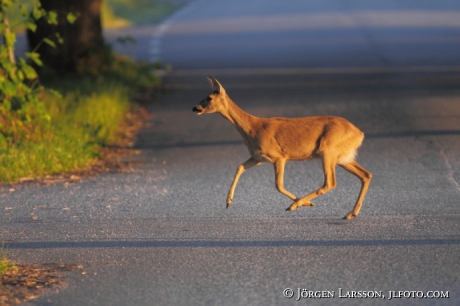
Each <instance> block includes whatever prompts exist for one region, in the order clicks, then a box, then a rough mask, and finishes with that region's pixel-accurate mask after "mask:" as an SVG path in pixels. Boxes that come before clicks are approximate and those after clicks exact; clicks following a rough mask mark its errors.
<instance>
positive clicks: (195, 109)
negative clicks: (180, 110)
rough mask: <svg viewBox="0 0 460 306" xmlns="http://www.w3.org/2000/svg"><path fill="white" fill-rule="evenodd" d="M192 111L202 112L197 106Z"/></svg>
mask: <svg viewBox="0 0 460 306" xmlns="http://www.w3.org/2000/svg"><path fill="white" fill-rule="evenodd" d="M192 111H193V112H195V113H201V109H200V108H198V107H196V106H195V107H193V108H192Z"/></svg>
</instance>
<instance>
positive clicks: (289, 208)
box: [286, 205, 297, 211]
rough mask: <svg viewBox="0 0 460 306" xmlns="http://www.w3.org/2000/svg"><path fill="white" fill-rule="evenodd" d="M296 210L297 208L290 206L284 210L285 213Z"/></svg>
mask: <svg viewBox="0 0 460 306" xmlns="http://www.w3.org/2000/svg"><path fill="white" fill-rule="evenodd" d="M296 209H297V206H295V205H291V206H289V207H288V208H286V211H294V210H296Z"/></svg>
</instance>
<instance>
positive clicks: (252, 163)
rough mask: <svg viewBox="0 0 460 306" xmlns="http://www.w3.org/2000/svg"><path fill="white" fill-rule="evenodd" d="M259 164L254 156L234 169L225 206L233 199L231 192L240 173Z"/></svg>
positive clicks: (232, 192)
mask: <svg viewBox="0 0 460 306" xmlns="http://www.w3.org/2000/svg"><path fill="white" fill-rule="evenodd" d="M259 164H261V162H260V161H257V160H255V159H254V158H252V157H251V158H250V159H248V160H247V161H245V162H244V163H242V164H241V165H240V166H239V167H238V169H236V173H235V178H234V179H233V183H232V186H231V187H230V190H229V191H228V196H227V208H228V207H229V206H230V204H232V201H233V194H234V193H235V188H236V184H238V180H239V179H240V176H241V174H243V172H244V171H246V170H248V169H249V168H252V167H254V166H257V165H259Z"/></svg>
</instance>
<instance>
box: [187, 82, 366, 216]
mask: <svg viewBox="0 0 460 306" xmlns="http://www.w3.org/2000/svg"><path fill="white" fill-rule="evenodd" d="M207 79H208V80H209V82H210V83H211V85H212V87H213V89H214V92H212V93H211V94H209V95H208V96H207V97H206V98H205V99H203V100H202V101H201V102H200V103H199V104H198V105H197V106H196V107H194V108H193V111H194V112H197V113H198V114H206V113H216V112H217V113H220V114H221V115H222V116H223V117H224V118H225V119H227V120H228V121H230V122H231V123H232V124H233V125H234V126H235V127H236V129H237V130H238V132H239V133H240V134H241V136H242V137H243V140H244V143H245V144H246V146H247V147H248V150H249V154H250V155H251V158H249V159H248V160H247V161H246V162H244V163H243V164H241V165H240V166H239V167H238V169H237V171H236V174H235V177H234V179H233V183H232V186H231V187H230V191H229V193H228V197H227V207H229V206H230V204H231V203H232V201H233V195H234V192H235V188H236V185H237V183H238V180H239V178H240V176H241V174H242V173H243V172H244V171H245V170H247V169H249V168H251V167H254V166H257V165H259V164H261V163H263V162H270V163H272V164H273V165H274V167H275V177H276V188H277V190H278V191H279V192H281V193H282V194H284V195H286V196H287V197H288V198H290V199H291V200H293V201H294V203H292V205H291V206H289V207H288V209H287V210H289V211H292V210H295V209H297V208H299V207H300V206H313V204H312V203H311V202H310V200H312V199H314V198H316V197H317V196H320V195H322V194H324V193H326V192H327V191H329V190H331V189H333V188H335V186H336V178H335V166H336V165H339V166H341V167H342V168H344V169H345V170H347V171H349V172H350V173H352V174H354V175H355V176H357V177H358V178H359V179H360V180H361V183H362V186H361V191H360V193H359V196H358V199H357V201H356V204H355V206H354V208H353V210H352V211H351V212H350V213H348V214H347V216H346V217H345V218H346V219H351V218H353V217H356V216H357V215H358V214H359V211H360V210H361V206H362V203H363V199H364V196H365V194H366V192H367V189H368V187H369V183H370V181H371V178H372V175H371V173H370V172H369V171H367V170H366V169H364V168H363V167H361V166H360V165H359V164H358V163H357V162H356V161H355V157H356V154H357V150H358V148H359V146H360V145H361V143H362V141H363V139H364V133H363V132H361V131H360V130H359V129H358V128H357V127H355V126H354V125H353V124H352V123H350V122H349V121H347V120H346V119H344V118H340V117H332V116H316V117H301V118H278V117H275V118H258V117H254V116H252V115H250V114H248V113H246V112H244V111H243V110H242V109H240V108H239V107H238V106H237V105H236V104H235V103H234V102H233V101H232V100H231V99H230V97H229V96H228V95H227V93H226V92H225V89H224V88H223V87H222V85H221V84H220V83H219V81H217V80H216V79H215V78H214V77H212V76H211V77H209V78H207ZM314 157H318V158H321V160H322V163H323V171H324V185H323V186H322V187H321V188H319V189H318V190H316V191H314V192H312V193H310V194H308V195H306V196H304V197H302V198H297V197H296V196H294V195H293V194H292V193H290V192H289V191H287V190H286V189H284V186H283V185H284V184H283V177H284V166H285V163H286V161H288V160H308V159H310V158H314Z"/></svg>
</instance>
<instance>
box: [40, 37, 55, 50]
mask: <svg viewBox="0 0 460 306" xmlns="http://www.w3.org/2000/svg"><path fill="white" fill-rule="evenodd" d="M43 42H44V43H45V44H47V45H48V46H51V47H52V48H55V49H56V44H55V43H54V41H52V40H51V39H49V38H43Z"/></svg>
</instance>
